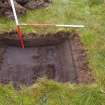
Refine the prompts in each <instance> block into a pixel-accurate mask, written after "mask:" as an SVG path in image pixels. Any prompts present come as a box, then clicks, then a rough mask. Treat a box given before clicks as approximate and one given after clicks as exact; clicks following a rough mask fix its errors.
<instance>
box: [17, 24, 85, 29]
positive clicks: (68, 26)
mask: <svg viewBox="0 0 105 105" xmlns="http://www.w3.org/2000/svg"><path fill="white" fill-rule="evenodd" d="M19 25H20V26H50V27H53V26H54V27H65V28H70V27H71V28H84V27H85V26H84V25H69V24H19Z"/></svg>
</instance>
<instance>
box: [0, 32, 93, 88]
mask: <svg viewBox="0 0 105 105" xmlns="http://www.w3.org/2000/svg"><path fill="white" fill-rule="evenodd" d="M4 34H6V35H0V36H3V37H0V42H1V45H0V46H1V47H0V55H1V56H0V82H1V83H4V84H7V83H9V82H10V81H12V82H13V84H14V86H15V87H19V86H20V84H25V85H31V84H32V83H34V82H35V80H36V79H37V78H39V77H43V76H47V77H48V78H49V79H54V80H56V81H59V82H71V83H80V82H81V83H91V82H92V81H93V77H92V75H91V71H90V69H89V66H88V60H87V56H86V50H85V49H84V46H83V44H82V43H81V41H80V37H79V35H78V34H77V33H69V32H58V33H55V34H47V35H46V37H45V35H35V34H31V35H30V37H27V38H25V37H24V40H25V45H26V48H25V49H22V48H20V47H19V46H20V44H19V41H18V40H17V39H18V38H17V37H16V36H17V35H16V33H15V32H10V33H4ZM10 36H11V37H10ZM36 36H40V37H36ZM30 44H31V47H30Z"/></svg>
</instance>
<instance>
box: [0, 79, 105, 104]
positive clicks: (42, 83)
mask: <svg viewBox="0 0 105 105" xmlns="http://www.w3.org/2000/svg"><path fill="white" fill-rule="evenodd" d="M0 105H105V93H103V92H102V91H101V90H100V89H99V87H98V86H97V85H85V86H84V85H81V86H79V85H75V84H74V85H70V84H69V83H66V84H61V83H57V82H54V81H49V80H46V79H44V80H42V79H41V80H39V81H38V82H37V84H35V85H33V86H31V87H29V88H25V87H24V88H23V89H22V90H20V91H16V90H14V89H13V88H12V86H11V85H9V86H0Z"/></svg>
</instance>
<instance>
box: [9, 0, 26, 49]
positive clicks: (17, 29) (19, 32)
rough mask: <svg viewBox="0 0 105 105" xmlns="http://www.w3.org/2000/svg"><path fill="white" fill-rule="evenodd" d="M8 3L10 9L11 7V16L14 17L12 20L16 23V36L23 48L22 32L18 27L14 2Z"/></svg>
mask: <svg viewBox="0 0 105 105" xmlns="http://www.w3.org/2000/svg"><path fill="white" fill-rule="evenodd" d="M10 3H11V7H12V11H13V15H14V18H15V22H16V31H17V33H18V36H19V40H20V43H21V47H22V48H24V46H25V45H24V40H23V38H22V31H21V28H20V26H19V21H18V18H17V14H16V9H15V5H14V1H13V0H10Z"/></svg>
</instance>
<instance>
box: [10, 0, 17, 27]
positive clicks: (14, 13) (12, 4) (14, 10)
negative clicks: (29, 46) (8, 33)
mask: <svg viewBox="0 0 105 105" xmlns="http://www.w3.org/2000/svg"><path fill="white" fill-rule="evenodd" d="M10 3H11V7H12V11H13V15H14V18H15V22H16V25H17V26H18V25H19V21H18V18H17V14H16V9H15V5H14V1H13V0H10Z"/></svg>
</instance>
